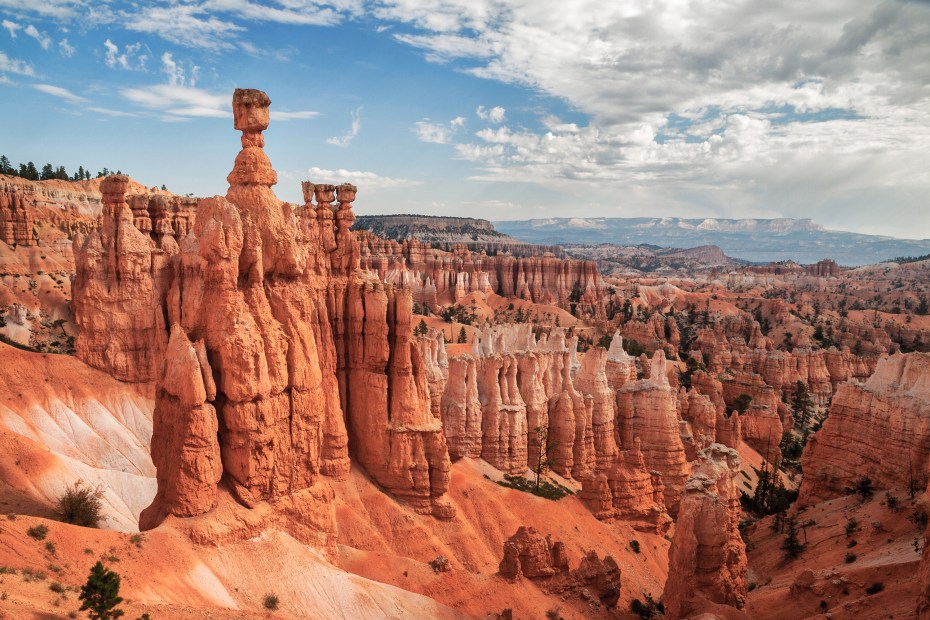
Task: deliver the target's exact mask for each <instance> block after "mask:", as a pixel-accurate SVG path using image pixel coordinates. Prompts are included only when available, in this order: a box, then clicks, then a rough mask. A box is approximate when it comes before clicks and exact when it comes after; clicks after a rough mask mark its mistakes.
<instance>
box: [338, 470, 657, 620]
mask: <svg viewBox="0 0 930 620" xmlns="http://www.w3.org/2000/svg"><path fill="white" fill-rule="evenodd" d="M485 474H488V475H489V476H499V472H497V471H496V470H494V469H493V468H491V467H490V466H489V465H487V463H485V462H484V461H481V460H472V459H462V460H460V461H458V462H457V463H455V464H454V465H453V467H452V484H451V485H450V499H451V500H452V502H453V503H454V504H455V506H456V509H457V513H458V514H457V516H456V518H455V519H454V520H453V521H448V522H444V521H438V520H436V519H433V518H432V517H424V516H421V515H417V514H416V513H414V512H413V511H412V510H410V509H409V508H407V507H405V506H403V505H400V504H398V503H397V502H395V501H394V500H392V499H391V498H390V497H388V496H386V495H384V494H383V493H381V492H380V491H379V490H378V489H377V488H376V487H375V486H374V485H373V484H372V483H371V482H370V481H369V480H368V479H367V476H365V474H364V472H362V471H360V470H358V469H357V468H354V469H353V471H352V474H351V476H350V478H349V479H348V480H346V481H344V482H339V483H335V484H334V485H333V486H334V487H335V488H336V497H337V518H338V522H339V542H340V543H341V565H342V566H343V567H344V568H346V569H347V570H350V571H352V572H355V573H357V574H360V575H363V576H365V577H369V578H371V579H376V580H378V581H382V582H385V583H390V584H394V585H397V586H399V587H402V588H405V589H408V590H411V591H413V592H420V593H423V594H426V595H427V596H429V597H431V598H435V599H436V600H438V601H439V602H441V603H444V604H447V605H450V606H453V607H455V608H457V609H462V610H463V611H465V612H467V613H469V614H470V615H473V616H477V617H483V616H484V615H485V614H487V613H490V612H500V611H502V610H503V609H505V608H512V609H513V611H514V614H515V616H514V617H516V618H542V617H545V614H546V612H547V611H548V610H550V609H556V608H558V609H559V611H560V613H561V615H562V616H563V617H564V618H597V617H616V616H608V615H606V613H605V612H604V611H603V610H601V611H595V610H593V609H591V607H589V606H588V605H587V603H585V602H584V601H582V600H581V599H580V598H578V596H577V594H576V595H574V596H573V597H566V598H565V599H564V600H563V598H562V597H560V596H558V595H550V594H546V593H544V592H543V591H542V590H541V589H540V588H539V587H538V586H537V585H535V584H534V583H532V582H530V581H528V580H523V581H521V582H519V583H517V584H510V583H508V582H507V581H505V580H504V579H502V578H500V577H499V576H497V575H496V573H497V570H498V564H499V562H500V560H501V558H502V557H503V545H504V541H506V540H507V538H509V537H510V536H512V535H513V534H514V532H516V530H517V528H518V527H519V526H520V525H532V526H534V527H536V529H537V530H538V531H539V532H540V533H543V534H551V535H552V539H553V540H561V541H563V542H564V543H565V544H566V546H567V549H568V553H569V558H570V567H571V568H576V567H577V566H578V563H579V562H580V560H581V557H582V556H583V554H584V553H586V552H587V551H588V550H595V551H596V552H597V553H598V555H599V556H601V557H603V556H604V555H605V554H609V555H612V556H613V557H614V559H615V560H616V561H617V563H618V564H619V565H620V570H621V584H622V585H621V599H620V602H619V604H618V606H617V609H618V610H628V609H629V604H630V601H631V600H632V599H634V598H642V597H643V593H644V592H647V593H651V594H652V595H653V596H654V597H656V598H658V597H659V596H661V593H662V588H663V586H664V582H665V573H666V571H667V570H668V568H667V564H668V544H669V543H668V541H667V540H665V539H664V538H663V537H661V536H656V535H654V534H644V533H642V532H636V531H634V530H633V529H632V528H630V527H629V526H627V525H620V524H616V523H605V522H601V521H598V520H597V519H595V518H594V516H593V515H592V514H591V512H590V510H588V508H587V507H585V506H584V505H583V504H582V502H581V501H580V500H578V499H577V498H575V497H567V498H564V499H562V500H560V501H558V502H553V501H551V500H547V499H543V498H539V497H535V496H533V495H530V494H527V493H523V492H520V491H515V490H512V489H505V488H502V487H500V486H498V485H497V484H495V483H493V482H492V481H490V480H488V479H486V478H485V477H484V475H485ZM632 540H637V541H639V543H640V545H641V552H640V553H638V554H637V553H634V552H633V551H632V550H631V549H630V547H629V543H630V541H632ZM440 555H442V556H445V557H446V558H448V559H449V561H450V566H451V567H452V570H450V571H449V572H446V573H434V572H433V570H432V569H431V568H430V567H429V566H428V564H427V562H429V561H430V560H432V559H434V558H436V557H438V556H440ZM405 573H406V574H405Z"/></svg>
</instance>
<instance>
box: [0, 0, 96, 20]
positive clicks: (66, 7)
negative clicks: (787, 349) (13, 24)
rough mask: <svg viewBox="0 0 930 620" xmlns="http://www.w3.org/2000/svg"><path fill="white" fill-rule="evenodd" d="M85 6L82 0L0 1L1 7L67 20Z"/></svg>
mask: <svg viewBox="0 0 930 620" xmlns="http://www.w3.org/2000/svg"><path fill="white" fill-rule="evenodd" d="M83 4H84V2H82V0H42V1H41V2H23V0H0V6H3V7H7V8H10V9H13V10H14V11H17V12H32V13H36V14H37V15H41V16H43V17H54V18H57V19H65V18H69V17H74V15H75V14H76V9H77V8H79V7H81V6H82V5H83Z"/></svg>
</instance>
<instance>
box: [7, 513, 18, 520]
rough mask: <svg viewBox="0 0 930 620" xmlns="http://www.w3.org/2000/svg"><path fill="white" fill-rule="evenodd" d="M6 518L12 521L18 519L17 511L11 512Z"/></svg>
mask: <svg viewBox="0 0 930 620" xmlns="http://www.w3.org/2000/svg"><path fill="white" fill-rule="evenodd" d="M6 518H7V519H9V520H10V521H16V513H14V512H11V513H9V514H8V515H7V516H6Z"/></svg>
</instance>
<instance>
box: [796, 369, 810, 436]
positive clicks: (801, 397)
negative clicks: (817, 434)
mask: <svg viewBox="0 0 930 620" xmlns="http://www.w3.org/2000/svg"><path fill="white" fill-rule="evenodd" d="M813 409H814V401H813V399H812V398H811V393H810V392H809V391H808V390H807V386H806V385H804V382H803V381H800V380H799V381H798V382H797V383H796V384H795V387H794V396H792V398H791V410H792V412H793V413H794V419H795V421H796V422H797V424H798V427H799V428H800V429H801V430H802V431H803V432H805V434H806V433H807V431H808V423H809V422H810V419H811V414H812V413H813Z"/></svg>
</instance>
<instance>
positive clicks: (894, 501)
mask: <svg viewBox="0 0 930 620" xmlns="http://www.w3.org/2000/svg"><path fill="white" fill-rule="evenodd" d="M885 504H886V505H887V506H888V510H890V511H891V512H898V511H900V510H901V501H900V500H899V499H898V496H897V495H893V494H892V493H891V491H888V492H887V493H885Z"/></svg>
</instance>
